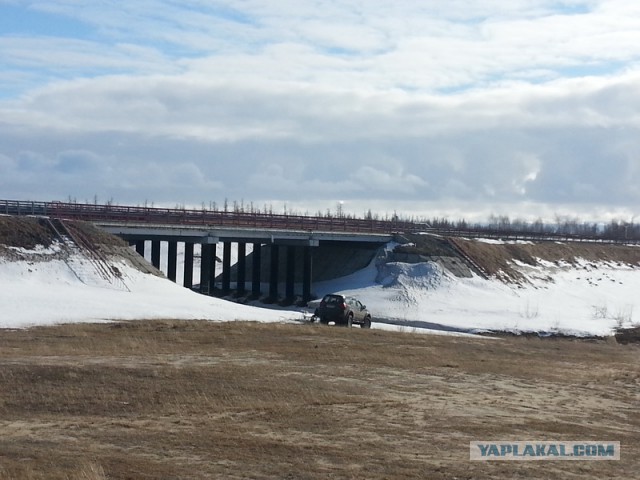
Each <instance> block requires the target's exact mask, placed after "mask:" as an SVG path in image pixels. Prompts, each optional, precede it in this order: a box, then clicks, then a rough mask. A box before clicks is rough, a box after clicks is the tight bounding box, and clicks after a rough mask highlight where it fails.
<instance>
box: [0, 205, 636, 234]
mask: <svg viewBox="0 0 640 480" xmlns="http://www.w3.org/2000/svg"><path fill="white" fill-rule="evenodd" d="M0 214H7V215H41V216H51V217H54V218H61V219H73V220H85V221H93V222H95V221H102V222H123V223H134V224H135V223H146V224H173V225H189V226H211V227H216V226H220V227H232V228H257V229H272V230H279V229H281V230H302V231H324V232H350V233H381V234H392V233H398V232H401V233H416V232H424V233H433V234H437V235H441V236H451V237H468V238H493V239H502V240H509V241H534V242H540V241H561V242H597V243H620V244H640V239H635V238H630V239H627V238H607V237H603V236H598V235H574V234H566V233H550V232H526V231H523V232H517V231H509V230H491V229H488V228H479V229H460V228H432V227H430V226H429V225H426V224H422V223H416V222H410V221H403V220H399V219H392V220H380V219H358V218H350V217H320V216H303V215H284V214H274V213H258V212H236V211H233V212H229V211H226V212H225V211H220V210H206V209H202V210H190V209H182V208H158V207H134V206H122V205H109V204H107V205H97V204H84V203H69V202H31V201H21V200H0Z"/></svg>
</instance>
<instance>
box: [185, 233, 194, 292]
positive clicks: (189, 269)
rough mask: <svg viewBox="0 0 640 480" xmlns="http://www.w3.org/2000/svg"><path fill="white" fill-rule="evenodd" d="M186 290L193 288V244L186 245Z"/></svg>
mask: <svg viewBox="0 0 640 480" xmlns="http://www.w3.org/2000/svg"><path fill="white" fill-rule="evenodd" d="M183 285H184V286H185V287H186V288H191V287H193V243H192V242H185V244H184V282H183Z"/></svg>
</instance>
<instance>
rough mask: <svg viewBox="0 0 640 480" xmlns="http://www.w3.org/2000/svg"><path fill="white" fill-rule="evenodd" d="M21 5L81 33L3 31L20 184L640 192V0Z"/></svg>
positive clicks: (278, 190)
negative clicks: (70, 24)
mask: <svg viewBox="0 0 640 480" xmlns="http://www.w3.org/2000/svg"><path fill="white" fill-rule="evenodd" d="M15 4H16V5H18V6H20V5H23V6H25V8H26V6H29V8H30V9H31V10H29V11H28V13H29V14H36V13H37V14H38V15H44V16H45V17H44V18H45V19H46V18H47V17H46V16H47V15H51V17H50V19H67V20H68V21H69V22H76V23H77V24H78V25H81V26H83V28H84V30H82V29H79V30H82V31H83V33H82V34H78V35H74V34H72V33H71V32H70V33H69V35H68V36H64V35H60V34H59V35H57V36H53V35H47V34H45V33H43V32H39V31H38V29H37V28H36V29H35V31H26V30H25V31H24V32H17V31H14V32H12V33H11V34H5V35H2V34H0V58H2V60H1V61H0V63H1V64H2V66H3V73H2V74H0V84H1V85H2V86H5V87H6V89H5V92H8V93H5V94H4V97H1V98H0V125H1V126H2V128H0V167H1V168H2V170H3V175H2V176H1V177H2V178H0V187H1V188H2V190H3V192H5V193H4V195H6V196H10V197H11V196H13V197H17V198H25V197H35V199H42V198H44V199H47V198H65V197H67V196H68V195H71V196H74V197H79V198H84V197H86V198H92V197H93V195H94V194H97V195H98V196H99V197H100V198H111V197H113V198H115V199H116V200H118V201H122V202H126V201H133V202H134V203H135V202H140V201H142V200H144V199H150V200H155V201H156V202H158V203H160V202H163V201H164V202H167V203H169V204H174V203H177V202H180V203H185V202H186V203H189V202H191V203H194V204H199V203H200V202H202V201H205V202H208V201H209V200H217V201H218V202H220V200H221V199H222V198H225V197H227V198H230V199H245V200H247V201H251V200H254V201H255V202H256V203H258V204H259V203H262V201H263V200H264V199H270V200H273V201H279V202H283V203H286V202H292V201H293V199H296V198H304V199H305V200H304V202H306V203H305V205H307V206H310V208H308V209H309V211H316V210H318V209H320V210H324V209H325V208H326V206H328V207H330V208H333V207H334V206H335V205H334V204H335V201H336V199H337V198H340V199H344V200H345V201H347V205H350V206H354V208H362V211H365V210H366V209H368V208H369V206H371V205H378V206H379V208H381V209H383V210H386V211H393V210H396V209H397V210H401V211H414V210H413V209H412V208H411V207H410V205H412V204H413V205H421V207H420V208H422V209H423V210H424V211H425V212H426V213H428V211H429V209H434V210H437V205H438V202H441V203H440V210H441V211H442V210H446V208H448V206H449V205H455V206H456V207H451V209H450V210H451V211H452V212H454V214H455V213H457V212H458V210H460V211H461V210H462V209H463V208H466V209H468V210H469V212H470V214H472V215H474V214H475V212H476V211H480V210H483V211H491V209H494V212H496V210H495V209H513V208H516V207H515V206H516V205H517V206H518V207H517V208H519V209H520V210H521V211H522V212H534V213H535V211H549V212H552V211H553V209H554V206H558V208H560V206H562V208H565V207H566V208H574V209H575V210H576V211H581V212H590V211H591V212H594V214H595V213H598V214H599V215H608V214H610V213H611V212H618V211H619V212H627V211H628V210H633V209H635V208H637V207H636V205H638V204H639V201H640V188H639V187H638V186H637V185H639V184H640V167H638V165H639V164H640V161H639V160H640V159H638V152H639V151H640V149H639V145H640V144H639V142H640V141H639V140H638V138H640V136H639V135H638V133H639V132H638V130H639V129H640V113H638V112H640V87H638V85H640V68H639V67H638V65H639V64H640V63H639V62H640V34H639V33H638V32H640V15H638V13H640V12H639V9H640V6H637V5H635V3H633V2H625V1H617V0H584V1H582V0H566V1H557V0H514V1H512V2H503V1H499V0H487V1H485V2H477V1H471V0H452V1H450V2H444V3H443V2H432V1H427V2H395V3H389V2H383V1H382V0H367V1H364V0H359V1H354V2H344V1H337V0H336V1H330V2H325V3H323V5H322V8H318V5H317V2H314V1H311V0H309V1H305V0H295V1H294V0H286V1H281V2H267V1H266V0H244V1H240V0H234V1H230V2H224V3H221V2H209V1H199V0H190V1H188V2H182V3H180V4H178V3H174V2H163V1H159V0H157V1H154V0H145V1H142V2H133V3H132V2H129V3H125V4H122V5H119V6H118V8H117V9H116V8H113V7H111V6H110V5H109V4H104V3H91V4H86V2H85V3H83V7H82V8H78V3H77V2H76V1H73V0H53V1H50V2H26V1H25V2H16V3H15ZM1 8H2V7H1V6H0V10H1ZM0 13H1V12H0ZM25 15H26V14H25ZM25 19H26V20H25V21H26V22H27V23H26V24H28V21H29V20H33V18H32V17H29V16H28V15H27V16H26V17H25ZM36 20H38V21H42V20H43V19H42V18H40V17H38V18H37V19H36ZM34 22H35V20H34ZM36 23H37V22H36ZM36 23H34V25H35V24H36ZM76 23H74V25H75V24H76ZM23 81H24V82H26V83H25V85H26V86H25V87H24V88H23V87H21V83H22V82H23ZM34 85H37V87H34ZM80 179H82V181H81V180H80ZM321 204H323V205H324V206H323V207H320V208H316V206H317V205H321ZM531 205H535V207H530V206H531ZM544 205H547V206H548V208H546V207H542V206H544ZM396 206H401V207H402V208H396ZM456 209H457V210H456ZM603 212H604V213H603ZM607 212H608V213H607ZM358 213H360V212H358ZM461 213H462V212H461ZM496 213H502V210H501V211H497V212H496ZM625 214H626V213H625ZM460 216H464V215H462V214H460Z"/></svg>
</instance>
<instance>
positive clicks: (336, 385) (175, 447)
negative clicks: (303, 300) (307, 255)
mask: <svg viewBox="0 0 640 480" xmlns="http://www.w3.org/2000/svg"><path fill="white" fill-rule="evenodd" d="M639 364H640V348H639V347H638V345H637V344H636V345H617V344H615V343H607V342H604V341H577V340H566V339H565V340H549V339H548V340H540V339H534V338H530V339H529V338H503V339H469V338H459V337H443V336H428V335H420V334H415V333H409V332H407V333H389V332H383V331H376V330H361V329H353V330H348V329H343V328H336V327H321V326H316V325H308V324H300V325H267V324H264V325H261V324H250V323H222V324H216V323H206V322H184V321H165V322H161V321H160V322H132V323H118V324H102V325H93V324H92V325H73V326H58V327H47V328H44V327H43V328H35V329H31V330H21V331H8V330H4V331H0V479H3V480H4V479H38V480H40V479H47V480H58V479H69V480H75V479H83V480H97V479H204V478H224V479H238V478H253V479H272V478H275V479H327V478H335V479H338V478H352V479H363V478H366V479H415V478H425V479H452V478H457V479H480V478H500V479H502V478H522V479H531V478H540V479H542V478H544V479H555V478H557V479H572V478H580V479H585V478H587V479H602V478H619V479H632V478H638V475H639V474H638V472H640V412H639V411H638V407H639V405H640V369H639V367H638V365H639ZM471 440H557V441H561V440H562V441H567V440H603V441H620V442H621V444H622V458H621V460H620V461H583V462H570V461H543V462H533V461H530V462H496V461H494V462H470V461H469V442H470V441H471Z"/></svg>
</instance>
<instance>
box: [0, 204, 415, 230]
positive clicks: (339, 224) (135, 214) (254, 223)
mask: <svg viewBox="0 0 640 480" xmlns="http://www.w3.org/2000/svg"><path fill="white" fill-rule="evenodd" d="M1 205H2V204H1V203H0V208H1ZM43 205H45V210H46V212H47V214H48V215H51V216H54V217H58V218H65V219H76V220H87V221H105V222H108V221H113V222H125V223H147V224H154V223H155V224H174V225H191V226H196V225H202V226H222V227H233V228H263V229H283V230H303V231H330V232H333V231H335V232H353V233H395V232H403V231H413V230H414V229H415V228H416V224H414V223H412V222H407V221H401V220H374V219H357V218H348V217H319V216H302V215H283V214H274V213H257V212H225V211H217V210H204V209H203V210H189V209H176V208H158V207H133V206H121V205H92V204H80V203H65V202H49V203H45V204H43Z"/></svg>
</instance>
